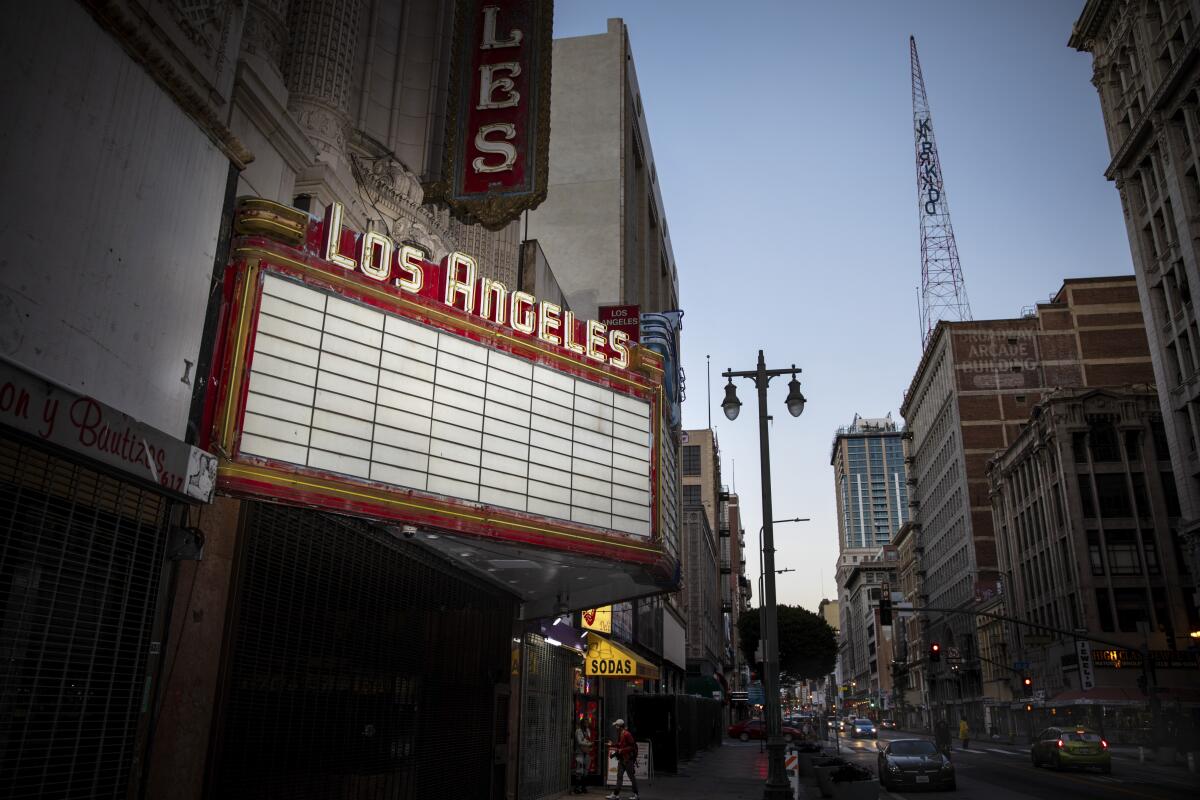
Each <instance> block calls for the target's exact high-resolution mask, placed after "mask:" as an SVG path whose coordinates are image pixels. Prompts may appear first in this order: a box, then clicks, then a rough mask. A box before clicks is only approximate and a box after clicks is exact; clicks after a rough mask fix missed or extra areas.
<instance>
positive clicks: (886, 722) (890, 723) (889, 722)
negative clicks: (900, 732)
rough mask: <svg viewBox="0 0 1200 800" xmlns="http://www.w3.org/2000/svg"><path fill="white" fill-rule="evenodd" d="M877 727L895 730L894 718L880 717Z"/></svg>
mask: <svg viewBox="0 0 1200 800" xmlns="http://www.w3.org/2000/svg"><path fill="white" fill-rule="evenodd" d="M879 727H881V728H884V729H885V730H889V731H894V730H896V720H894V719H881V720H880V721H879Z"/></svg>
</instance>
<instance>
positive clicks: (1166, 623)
mask: <svg viewBox="0 0 1200 800" xmlns="http://www.w3.org/2000/svg"><path fill="white" fill-rule="evenodd" d="M1150 599H1151V600H1152V601H1153V602H1154V617H1155V620H1154V621H1155V624H1156V625H1157V626H1158V627H1157V630H1159V631H1161V632H1162V633H1165V634H1167V635H1168V636H1171V637H1174V635H1175V626H1174V625H1172V624H1171V609H1169V608H1167V590H1166V589H1163V588H1162V587H1161V586H1159V587H1155V588H1153V589H1151V590H1150Z"/></svg>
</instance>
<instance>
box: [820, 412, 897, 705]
mask: <svg viewBox="0 0 1200 800" xmlns="http://www.w3.org/2000/svg"><path fill="white" fill-rule="evenodd" d="M904 444H905V443H904V434H903V432H902V431H900V430H899V428H898V427H897V426H896V423H895V422H894V421H893V420H892V415H891V414H890V413H889V414H888V415H887V416H886V417H877V418H868V417H861V416H859V415H857V414H855V415H854V421H853V422H852V423H851V424H850V425H847V426H845V427H843V428H839V429H838V430H837V432H836V433H835V434H834V437H833V446H832V448H831V451H830V454H829V463H830V465H831V466H832V467H833V476H834V495H835V497H836V499H837V520H838V561H837V565H836V566H835V569H834V574H835V578H836V581H837V586H838V600H839V601H840V604H839V606H838V611H839V614H840V620H839V622H838V624H835V625H834V626H833V627H835V628H837V629H838V631H839V635H838V656H839V659H840V668H841V670H842V673H843V674H842V675H840V676H839V679H841V680H842V683H843V685H847V686H850V687H851V689H852V691H851V692H850V694H851V696H861V697H866V696H867V694H868V692H870V691H872V689H873V690H874V691H875V692H876V693H878V691H879V688H880V687H879V680H878V675H879V670H878V665H877V664H876V665H875V666H874V667H872V666H871V664H870V659H869V658H868V656H867V648H868V640H870V643H871V644H870V650H871V656H872V658H873V657H874V653H875V641H876V636H877V627H876V625H875V622H874V616H873V613H872V612H871V611H870V609H872V608H874V604H877V603H878V601H879V587H878V586H874V587H871V588H864V587H865V585H866V583H868V582H875V581H871V580H869V579H873V578H876V577H877V576H878V571H876V570H871V571H868V572H865V573H863V572H861V571H860V569H859V568H860V565H863V564H866V563H867V562H872V563H874V562H877V561H878V560H879V559H881V558H882V556H881V548H883V547H884V546H885V545H887V544H889V543H890V542H891V540H892V537H893V536H894V535H895V534H896V532H897V531H899V530H900V528H901V526H902V525H904V523H905V522H907V521H908V516H909V508H908V482H907V473H906V472H905V466H904ZM892 553H893V555H894V554H895V551H894V550H893V551H892ZM894 567H895V565H894V564H893V565H890V567H889V568H890V569H892V570H893V571H894ZM872 675H874V676H875V679H874V682H872Z"/></svg>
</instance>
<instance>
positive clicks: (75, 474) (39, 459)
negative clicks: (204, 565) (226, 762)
mask: <svg viewBox="0 0 1200 800" xmlns="http://www.w3.org/2000/svg"><path fill="white" fill-rule="evenodd" d="M165 519H166V502H165V500H164V499H163V498H162V497H161V496H160V495H157V494H155V493H153V492H151V491H148V490H145V489H141V488H139V487H137V486H135V485H133V484H129V483H125V482H122V481H119V480H116V479H114V478H111V477H109V476H107V475H104V474H102V473H99V472H96V471H94V470H91V469H89V468H86V467H82V466H79V465H76V464H73V463H71V462H69V461H66V460H64V459H61V458H58V457H56V456H53V455H50V454H48V453H46V452H44V451H41V450H39V449H36V448H35V447H32V446H30V445H27V444H25V443H23V442H22V441H17V440H14V439H11V438H9V437H8V436H7V435H6V434H4V433H0V797H5V798H14V800H15V798H33V797H37V798H85V797H86V798H115V797H125V796H126V795H127V792H128V790H129V784H130V769H131V766H132V764H133V763H134V761H135V752H136V750H137V746H138V745H137V742H138V723H139V716H140V714H141V712H142V709H143V696H144V694H145V693H146V691H147V689H148V686H147V683H146V681H147V678H146V671H145V668H146V661H147V658H148V656H149V648H150V637H151V627H152V625H153V621H154V606H155V600H156V597H157V591H158V579H159V575H160V572H161V568H162V549H163V546H164V542H165V539H166V536H165V531H164V527H165Z"/></svg>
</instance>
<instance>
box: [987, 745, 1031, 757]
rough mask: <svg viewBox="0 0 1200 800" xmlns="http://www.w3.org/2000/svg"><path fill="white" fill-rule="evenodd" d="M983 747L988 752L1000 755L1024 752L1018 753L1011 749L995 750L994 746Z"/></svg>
mask: <svg viewBox="0 0 1200 800" xmlns="http://www.w3.org/2000/svg"><path fill="white" fill-rule="evenodd" d="M983 749H984V750H986V751H987V752H989V753H999V754H1000V755H1002V756H1023V755H1025V754H1024V753H1018V752H1015V751H1013V750H996V749H995V748H992V747H985V748H983Z"/></svg>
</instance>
